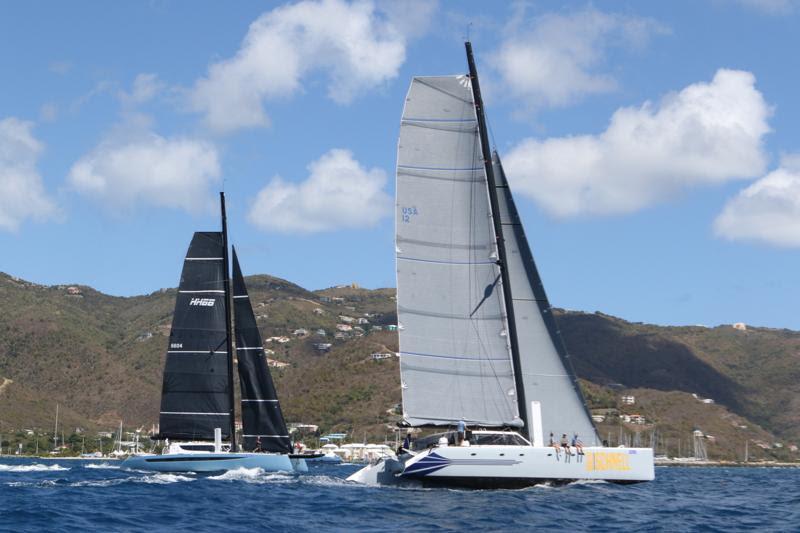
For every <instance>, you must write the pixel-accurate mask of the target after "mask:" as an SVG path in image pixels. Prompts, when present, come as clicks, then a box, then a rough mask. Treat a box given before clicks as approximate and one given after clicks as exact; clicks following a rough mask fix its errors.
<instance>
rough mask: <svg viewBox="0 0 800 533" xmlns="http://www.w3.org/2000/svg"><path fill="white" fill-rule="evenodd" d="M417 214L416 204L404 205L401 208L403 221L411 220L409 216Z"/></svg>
mask: <svg viewBox="0 0 800 533" xmlns="http://www.w3.org/2000/svg"><path fill="white" fill-rule="evenodd" d="M418 214H419V211H417V208H416V206H414V207H404V208H403V222H411V217H415V216H417V215H418Z"/></svg>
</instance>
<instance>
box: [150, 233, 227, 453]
mask: <svg viewBox="0 0 800 533" xmlns="http://www.w3.org/2000/svg"><path fill="white" fill-rule="evenodd" d="M223 243H224V240H223V235H222V233H220V232H197V233H195V234H194V237H193V238H192V243H191V244H190V245H189V251H188V252H187V253H186V259H185V261H184V264H183V271H182V272H181V282H180V286H179V287H178V296H177V299H176V301H175V313H174V315H173V319H172V331H171V332H170V340H169V348H168V350H167V360H166V364H165V366H164V386H163V389H162V392H161V415H160V436H161V437H162V438H170V439H181V440H213V439H214V428H221V429H222V435H223V438H226V439H227V438H230V427H231V420H230V417H231V411H232V410H231V407H232V406H231V390H230V385H229V383H230V381H229V374H228V368H229V367H228V352H227V348H226V341H227V335H226V327H225V326H226V318H225V307H226V303H227V302H226V298H225V275H226V274H225V271H226V270H227V269H226V268H225V261H224V258H225V255H224V244H223Z"/></svg>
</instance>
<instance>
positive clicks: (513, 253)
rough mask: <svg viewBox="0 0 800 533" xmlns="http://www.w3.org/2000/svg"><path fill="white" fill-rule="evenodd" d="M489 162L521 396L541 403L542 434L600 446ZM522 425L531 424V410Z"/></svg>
mask: <svg viewBox="0 0 800 533" xmlns="http://www.w3.org/2000/svg"><path fill="white" fill-rule="evenodd" d="M492 164H493V168H494V177H495V186H496V189H497V199H498V204H499V206H498V207H499V214H500V222H501V224H502V227H503V244H504V246H505V251H506V253H505V258H506V269H507V271H508V276H509V281H510V284H511V287H510V292H511V298H512V301H513V306H514V319H515V321H516V326H517V328H516V331H517V343H518V346H519V360H520V367H521V369H522V383H523V385H524V387H525V400H526V401H527V402H532V401H538V402H540V404H541V413H542V429H543V434H544V435H548V434H549V433H550V432H553V433H554V434H555V435H557V436H560V435H561V434H563V433H567V434H569V435H570V437H571V436H572V434H573V433H577V434H578V435H579V436H580V438H581V440H582V441H583V442H584V443H585V444H599V443H600V442H599V439H598V438H597V432H596V431H595V428H594V425H593V424H592V421H591V419H590V417H589V413H588V411H587V410H586V406H585V404H584V401H583V394H582V393H581V390H580V386H579V385H578V381H577V378H576V377H575V374H574V372H573V370H572V367H571V363H570V362H569V360H568V357H569V356H568V354H567V352H566V350H565V348H564V344H563V341H562V340H561V336H560V334H559V333H558V328H557V326H556V323H555V319H554V317H553V315H552V310H551V308H550V302H549V301H548V300H547V294H546V293H545V290H544V285H543V284H542V280H541V278H540V277H539V272H538V270H537V268H536V263H535V261H534V259H533V254H532V253H531V249H530V246H529V245H528V239H527V238H526V237H525V229H524V228H523V226H522V221H521V220H520V217H519V213H518V212H517V208H516V205H515V204H514V197H513V195H512V194H511V189H510V188H509V186H508V181H507V179H506V175H505V172H504V171H503V165H502V163H501V162H500V158H499V156H498V155H497V152H495V153H494V154H493V158H492ZM525 423H526V425H527V427H528V428H532V427H533V425H534V420H533V414H532V413H531V412H530V411H528V420H526V421H525Z"/></svg>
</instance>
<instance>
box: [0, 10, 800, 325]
mask: <svg viewBox="0 0 800 533" xmlns="http://www.w3.org/2000/svg"><path fill="white" fill-rule="evenodd" d="M798 22H800V4H798V3H797V2H793V1H790V0H763V1H758V0H741V1H736V0H708V1H705V2H702V1H701V2H696V1H692V2H690V1H677V2H669V3H666V2H664V3H656V2H634V1H631V2H592V3H587V2H559V3H553V2H528V3H522V2H520V3H507V4H504V3H500V2H498V3H487V2H441V3H438V4H436V3H431V2H409V3H402V4H401V3H391V2H353V3H350V2H344V1H334V0H328V1H306V2H301V3H269V2H267V3H264V2H237V3H236V4H235V6H234V7H231V6H230V5H224V4H221V3H218V2H188V1H182V2H178V1H174V2H171V1H156V0H153V1H151V2H149V3H145V2H139V3H108V2H99V1H98V2H88V1H84V2H72V3H63V2H61V3H58V2H52V3H41V2H40V3H31V2H18V3H9V2H6V3H3V4H2V6H0V72H2V73H3V74H2V84H0V246H1V247H2V249H3V253H2V256H1V257H2V260H0V271H4V272H7V273H9V274H12V275H15V276H19V277H22V278H25V279H28V280H31V281H34V282H38V283H44V284H57V283H81V284H87V285H91V286H94V287H96V288H98V289H100V290H102V291H105V292H108V293H111V294H117V295H134V294H142V293H148V292H151V291H154V290H156V289H158V288H160V287H168V286H175V285H176V283H177V281H178V277H179V271H180V267H181V264H182V256H183V254H184V253H185V250H186V246H187V245H188V242H189V239H190V237H191V233H192V232H193V231H195V230H201V229H214V228H216V227H217V225H218V217H217V215H216V211H215V203H214V202H215V199H216V197H215V194H216V191H218V190H219V189H220V188H221V187H223V186H224V188H225V191H226V194H227V196H228V209H229V215H230V223H229V227H230V233H231V240H232V242H233V243H234V244H235V245H236V246H237V249H238V251H239V256H240V260H241V262H242V266H243V270H244V271H245V273H248V274H254V273H269V274H273V275H276V276H280V277H283V278H286V279H288V280H291V281H293V282H296V283H298V284H300V285H302V286H305V287H307V288H312V289H314V288H323V287H327V286H331V285H335V284H340V283H350V282H353V281H355V282H358V283H360V284H362V285H364V286H367V287H385V286H393V285H394V264H393V262H394V254H393V249H394V248H393V224H394V223H393V218H392V213H393V207H392V206H393V195H394V164H395V155H396V143H397V133H398V127H399V117H400V114H401V111H402V106H403V99H404V96H405V93H406V90H407V88H408V83H409V80H410V78H411V76H413V75H434V74H453V73H462V72H465V71H466V60H465V57H464V52H463V36H464V34H465V32H466V28H467V25H468V24H469V23H471V25H470V29H469V32H470V36H471V39H472V41H473V44H474V47H475V50H476V53H477V59H478V68H479V70H480V73H481V77H482V82H483V85H484V91H485V93H486V100H487V106H488V114H489V121H490V123H491V128H492V133H493V138H494V142H495V143H496V147H497V148H498V150H499V151H500V153H501V157H503V160H504V163H505V165H506V167H507V171H508V173H509V179H510V180H511V184H512V187H513V189H514V191H515V193H516V197H517V203H518V206H519V207H520V208H521V211H522V216H523V219H524V222H525V225H526V231H527V234H528V237H529V239H530V241H531V246H532V248H533V251H534V255H535V257H536V259H537V262H538V265H539V268H540V270H541V272H542V275H543V278H544V282H545V286H546V287H547V290H548V294H549V296H550V299H551V302H552V303H553V305H556V306H559V307H565V308H569V309H576V310H585V311H595V310H599V311H603V312H606V313H610V314H613V315H617V316H620V317H623V318H625V319H628V320H633V321H643V322H653V323H659V324H676V325H678V324H707V325H716V324H720V323H731V322H739V321H742V322H746V323H749V324H756V325H764V326H771V327H789V328H794V329H800V313H798V305H797V302H798V301H800V280H799V279H798V278H799V276H798V272H800V252H798V247H800V158H798V157H797V155H796V154H798V153H800V135H798V133H800V102H798V99H797V97H796V94H797V90H796V88H797V87H798V86H800V79H798V78H799V77H800V74H798V72H800V69H798V67H799V66H800V65H798V59H797V56H796V50H798V49H800V42H799V41H800V36H798V32H797V31H796V28H797V27H798Z"/></svg>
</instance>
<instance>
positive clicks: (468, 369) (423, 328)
mask: <svg viewBox="0 0 800 533" xmlns="http://www.w3.org/2000/svg"><path fill="white" fill-rule="evenodd" d="M475 75H477V74H475ZM476 83H477V82H476ZM475 92H477V86H476V88H475ZM476 99H478V100H479V99H480V97H479V96H475V95H474V93H473V90H472V86H471V83H470V79H469V77H467V76H442V77H417V78H414V79H413V80H412V82H411V87H410V89H409V92H408V96H407V97H406V105H405V109H404V111H403V118H402V122H401V128H400V142H399V145H398V156H397V205H396V209H397V214H396V252H397V312H398V321H399V324H400V372H401V377H402V390H403V417H404V419H405V420H406V422H408V423H410V424H411V425H431V424H432V425H448V424H454V423H455V422H456V421H458V420H465V421H466V422H467V423H471V424H475V425H483V426H494V427H498V426H517V427H519V426H525V428H526V430H527V431H526V432H525V433H527V434H528V435H531V436H532V432H533V431H532V430H533V428H534V427H535V425H536V424H537V423H538V424H540V425H541V428H537V429H541V430H542V434H544V435H547V434H549V433H550V432H552V433H554V434H556V435H558V436H559V437H560V435H561V434H563V433H567V434H570V435H571V434H574V433H577V434H578V435H579V436H580V438H581V440H583V441H584V442H585V443H587V444H596V443H598V438H597V433H596V431H595V428H594V426H593V424H592V422H591V418H590V416H589V413H588V411H587V409H586V406H585V403H584V401H583V396H582V394H581V391H580V387H579V385H578V382H577V379H576V377H575V374H574V372H573V371H572V368H571V364H570V362H569V358H568V354H567V352H566V350H565V349H564V346H563V343H562V341H561V338H560V335H559V334H558V331H557V327H556V324H555V320H554V318H553V317H552V314H551V309H550V304H549V302H548V300H547V296H546V294H545V292H544V287H543V285H542V282H541V279H540V278H539V274H538V272H537V270H536V265H535V263H534V260H533V255H532V254H531V251H530V247H529V245H528V241H527V239H526V237H525V232H524V230H523V228H522V224H521V221H520V219H519V215H518V213H517V210H516V207H515V205H514V200H513V196H512V194H511V191H510V189H509V187H508V182H507V180H506V177H505V174H504V172H503V168H502V165H501V163H500V160H499V158H497V157H496V158H495V160H494V161H493V164H492V165H491V167H490V168H486V167H485V166H484V159H483V157H484V156H483V153H484V152H483V149H484V148H485V147H484V146H483V145H482V144H481V135H480V134H481V133H484V139H485V138H486V136H485V130H483V132H482V131H481V130H479V121H478V120H477V119H478V118H479V115H478V114H477V113H476V104H475V101H476ZM481 118H482V117H481ZM485 142H486V144H488V141H485ZM488 153H489V152H488V149H487V151H485V154H486V159H489V156H488ZM487 173H488V174H491V176H487ZM490 177H491V178H492V179H489V178H490ZM490 183H494V188H493V189H490V188H489V187H490ZM495 191H496V194H495ZM492 196H493V197H494V198H492ZM493 201H496V202H497V204H496V209H497V213H493V212H492V207H491V206H492V202H493ZM495 215H496V216H498V217H499V224H498V225H497V227H495V222H496V221H495V219H494V218H493V217H494V216H495ZM498 242H499V243H500V245H501V246H502V248H498ZM501 258H504V261H505V263H504V265H503V266H504V269H505V271H504V272H501V269H500V259H501ZM504 277H505V279H506V280H507V285H508V286H503V281H502V280H503V278H504ZM509 317H513V318H512V320H511V323H509ZM515 368H516V375H515ZM531 402H538V403H539V406H540V407H541V409H539V408H536V409H534V408H532V407H531ZM539 413H541V418H539ZM520 416H522V417H523V418H525V420H522V419H521V417H520Z"/></svg>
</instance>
